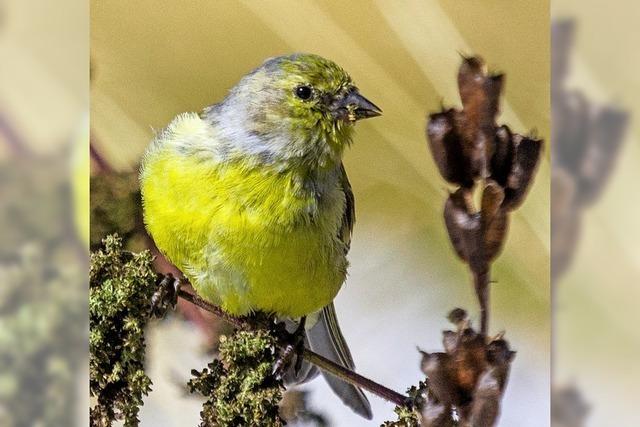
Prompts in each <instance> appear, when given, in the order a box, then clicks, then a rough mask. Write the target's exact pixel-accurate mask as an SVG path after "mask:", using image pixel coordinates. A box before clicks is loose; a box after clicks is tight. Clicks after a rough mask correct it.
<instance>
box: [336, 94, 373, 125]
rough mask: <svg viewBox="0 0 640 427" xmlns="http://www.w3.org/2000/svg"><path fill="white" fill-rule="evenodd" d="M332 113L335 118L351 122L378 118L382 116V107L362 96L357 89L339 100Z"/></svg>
mask: <svg viewBox="0 0 640 427" xmlns="http://www.w3.org/2000/svg"><path fill="white" fill-rule="evenodd" d="M331 111H332V114H333V116H334V117H335V118H337V119H342V120H347V121H349V122H355V121H356V120H361V119H368V118H370V117H377V116H379V115H381V114H382V110H381V109H380V107H378V106H377V105H376V104H374V103H373V102H371V101H369V100H368V99H367V98H365V97H364V96H362V95H360V92H358V90H357V89H354V90H351V91H350V92H348V93H347V94H346V95H345V96H343V97H342V98H341V99H338V100H337V102H335V103H334V104H333V106H332V108H331Z"/></svg>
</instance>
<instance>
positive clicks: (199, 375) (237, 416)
mask: <svg viewBox="0 0 640 427" xmlns="http://www.w3.org/2000/svg"><path fill="white" fill-rule="evenodd" d="M276 344H277V341H276V338H275V337H274V336H273V334H272V333H271V332H269V331H263V330H257V331H237V332H235V333H234V334H232V335H230V336H229V337H226V336H222V337H221V339H220V354H219V358H218V359H216V360H214V361H213V362H212V363H210V364H209V365H208V367H207V368H205V369H204V370H202V371H201V372H198V371H195V370H194V371H192V374H193V375H194V378H193V379H192V380H191V381H190V382H189V389H190V390H191V392H192V393H198V394H201V395H203V396H204V397H205V398H206V399H207V400H206V401H205V403H204V404H203V408H202V412H201V413H200V415H201V418H202V423H201V424H200V425H201V427H209V426H224V427H226V426H238V425H243V426H266V427H278V426H283V425H284V421H283V420H282V418H281V417H280V415H279V413H278V409H279V407H278V405H279V403H280V401H281V400H282V392H283V387H282V385H281V384H280V383H279V382H277V381H275V380H274V378H273V376H272V375H271V371H272V369H273V366H274V363H275V361H276Z"/></svg>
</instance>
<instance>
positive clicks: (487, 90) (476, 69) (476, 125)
mask: <svg viewBox="0 0 640 427" xmlns="http://www.w3.org/2000/svg"><path fill="white" fill-rule="evenodd" d="M503 81H504V76H503V75H500V74H496V75H489V74H487V71H486V69H485V64H484V61H483V60H482V59H481V58H478V57H472V58H465V59H464V61H463V63H462V65H461V66H460V70H459V72H458V90H459V92H460V99H461V101H462V106H463V115H462V126H461V127H460V130H461V134H462V137H463V149H464V155H465V157H466V158H467V159H469V161H470V163H471V170H472V172H473V174H474V176H475V177H477V178H486V177H488V176H489V175H490V171H489V159H490V158H491V156H492V155H493V152H494V145H495V141H494V135H495V127H496V123H495V118H496V116H497V114H498V109H499V101H500V93H501V91H502V84H503Z"/></svg>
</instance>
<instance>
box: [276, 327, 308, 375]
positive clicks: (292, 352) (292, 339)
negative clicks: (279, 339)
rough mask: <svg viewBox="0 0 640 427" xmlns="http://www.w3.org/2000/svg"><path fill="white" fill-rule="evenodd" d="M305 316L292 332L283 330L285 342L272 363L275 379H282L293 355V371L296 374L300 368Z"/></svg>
mask: <svg viewBox="0 0 640 427" xmlns="http://www.w3.org/2000/svg"><path fill="white" fill-rule="evenodd" d="M305 323H306V317H303V318H302V319H301V320H300V323H299V324H298V327H297V328H296V330H295V331H293V333H288V332H286V331H285V332H284V334H283V335H284V336H283V341H284V342H286V344H285V346H284V349H283V350H282V353H281V354H280V356H279V357H278V359H277V360H276V363H275V364H274V365H273V372H272V373H273V376H274V377H275V378H276V379H277V380H282V377H283V376H284V374H285V372H286V371H287V369H288V368H289V366H291V362H292V361H293V358H294V356H295V361H296V362H295V365H294V366H293V369H294V373H295V375H296V376H297V375H298V373H299V372H300V369H302V360H303V358H302V354H303V353H304V337H305V329H304V326H305Z"/></svg>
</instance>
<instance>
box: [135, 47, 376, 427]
mask: <svg viewBox="0 0 640 427" xmlns="http://www.w3.org/2000/svg"><path fill="white" fill-rule="evenodd" d="M380 114H381V110H380V109H379V108H378V107H376V106H375V105H374V104H373V103H371V102H370V101H368V100H367V99H366V98H364V97H363V96H362V95H360V93H359V91H358V89H357V88H356V86H355V85H354V83H353V82H352V80H351V78H350V77H349V75H348V74H347V73H346V72H345V71H344V70H343V69H342V68H340V67H339V66H338V65H336V64H335V63H334V62H332V61H329V60H327V59H325V58H322V57H319V56H317V55H311V54H293V55H289V56H281V57H277V58H271V59H268V60H267V61H265V62H264V63H263V64H262V65H261V66H260V67H258V68H257V69H255V70H254V71H252V72H250V73H249V74H247V75H246V76H245V77H243V78H242V79H241V80H240V82H239V83H238V84H237V85H236V86H235V87H234V88H233V89H231V91H230V92H229V94H228V96H227V97H226V98H225V99H224V100H223V101H222V102H220V103H219V104H216V105H213V106H210V107H207V108H205V109H204V110H203V111H202V112H201V113H200V114H196V113H185V114H181V115H179V116H177V117H176V118H175V119H174V120H173V121H172V122H171V123H170V124H169V126H168V127H167V128H166V129H165V130H164V131H162V132H161V133H160V134H159V135H158V136H157V137H156V139H155V140H154V141H153V142H152V143H151V145H150V146H149V148H148V149H147V151H146V153H145V156H144V159H143V162H142V168H141V172H140V182H141V189H142V196H143V207H144V218H145V224H146V226H147V229H148V231H149V233H150V234H151V235H152V237H153V239H154V241H155V243H156V245H157V246H158V248H159V249H160V250H161V251H162V253H163V254H164V255H166V257H167V258H168V259H169V260H171V262H173V263H174V264H175V265H176V266H177V267H178V268H179V269H180V270H181V271H182V272H183V274H184V275H185V276H186V277H187V278H188V279H189V281H190V282H191V283H192V284H193V286H194V288H195V289H196V290H197V292H198V294H199V295H200V296H202V297H203V298H205V299H206V300H208V301H210V302H211V303H213V304H216V305H219V306H221V307H222V308H223V309H224V310H226V311H227V312H229V313H230V314H233V315H245V314H248V313H251V312H252V311H263V312H270V313H275V314H276V315H277V316H279V317H281V318H287V319H297V318H302V320H301V323H304V319H305V318H306V316H307V315H309V316H310V319H311V318H314V319H317V320H316V321H315V323H313V322H310V324H308V325H307V328H308V329H307V330H306V343H307V345H309V346H310V348H311V349H312V350H314V351H317V352H319V353H320V354H322V355H324V356H325V357H328V358H329V359H332V360H334V361H335V362H338V363H340V364H342V365H344V366H347V367H349V368H352V369H353V366H354V364H353V360H352V358H351V354H350V352H349V349H348V347H347V345H346V343H345V341H344V338H343V336H342V334H341V332H340V329H339V327H338V323H337V321H336V316H335V310H334V308H333V303H332V301H333V299H334V298H335V296H336V294H337V293H338V291H339V290H340V287H341V286H342V284H343V283H344V281H345V278H346V274H347V266H348V262H347V258H346V255H347V252H348V250H349V242H350V238H351V231H352V228H353V223H354V220H355V215H354V199H353V194H352V192H351V187H350V185H349V181H348V179H347V175H346V172H345V169H344V166H343V165H342V155H343V152H344V149H345V147H347V146H348V145H349V144H350V143H351V138H352V133H353V128H354V123H355V122H356V121H357V120H359V119H363V118H368V117H375V116H378V115H380ZM316 374H317V370H315V369H313V368H310V367H309V366H306V368H305V369H304V370H303V372H301V373H300V372H299V373H297V375H295V374H294V375H293V377H294V378H290V381H296V382H300V381H303V380H308V379H309V378H311V377H314V376H315V375H316ZM325 378H326V379H327V381H328V383H329V385H330V386H331V388H332V389H333V390H334V391H335V392H336V393H337V394H338V395H339V396H340V397H341V399H342V400H343V402H345V403H346V404H347V405H348V406H349V407H351V408H352V409H353V410H354V411H355V412H357V413H359V414H360V415H362V416H364V417H366V418H371V407H370V404H369V402H368V400H367V398H366V397H365V395H364V394H363V393H362V391H361V390H360V389H358V388H356V387H353V386H351V385H348V384H346V383H344V382H342V381H340V380H338V379H337V378H335V377H332V376H330V375H326V376H325Z"/></svg>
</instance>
